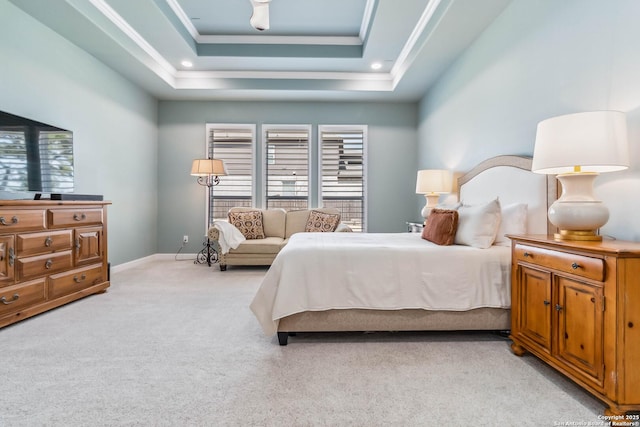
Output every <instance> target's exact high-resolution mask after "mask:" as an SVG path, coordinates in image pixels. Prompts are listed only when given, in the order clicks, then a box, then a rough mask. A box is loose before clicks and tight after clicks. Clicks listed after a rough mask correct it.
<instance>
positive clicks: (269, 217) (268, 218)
mask: <svg viewBox="0 0 640 427" xmlns="http://www.w3.org/2000/svg"><path fill="white" fill-rule="evenodd" d="M256 210H257V211H260V212H262V226H263V229H264V236H265V237H281V238H283V239H284V237H285V236H284V230H285V218H286V215H287V213H286V211H285V210H284V209H256V208H248V207H235V208H231V209H229V212H230V213H231V212H250V211H256Z"/></svg>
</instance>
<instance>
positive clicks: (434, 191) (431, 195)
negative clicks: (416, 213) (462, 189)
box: [416, 169, 452, 219]
mask: <svg viewBox="0 0 640 427" xmlns="http://www.w3.org/2000/svg"><path fill="white" fill-rule="evenodd" d="M451 185H452V174H451V171H448V170H445V169H423V170H420V171H418V176H417V177H416V194H424V197H425V205H424V207H423V208H422V212H421V214H422V216H423V217H424V218H425V219H426V218H427V217H428V216H429V213H430V212H431V209H433V208H434V207H435V206H436V205H437V204H438V199H439V198H440V194H445V193H450V192H451Z"/></svg>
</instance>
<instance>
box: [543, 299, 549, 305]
mask: <svg viewBox="0 0 640 427" xmlns="http://www.w3.org/2000/svg"><path fill="white" fill-rule="evenodd" d="M542 303H543V304H544V305H551V301H549V300H544V301H542Z"/></svg>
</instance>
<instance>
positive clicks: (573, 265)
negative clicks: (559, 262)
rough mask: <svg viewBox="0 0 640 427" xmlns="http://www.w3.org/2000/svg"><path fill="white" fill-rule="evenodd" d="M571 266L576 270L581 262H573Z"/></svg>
mask: <svg viewBox="0 0 640 427" xmlns="http://www.w3.org/2000/svg"><path fill="white" fill-rule="evenodd" d="M571 268H573V269H574V270H577V269H579V268H580V264H578V263H577V262H574V263H573V264H571Z"/></svg>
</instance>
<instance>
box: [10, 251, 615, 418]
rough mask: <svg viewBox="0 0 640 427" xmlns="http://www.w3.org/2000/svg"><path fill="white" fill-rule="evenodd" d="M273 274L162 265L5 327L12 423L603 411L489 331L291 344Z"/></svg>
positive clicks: (332, 337) (302, 339) (589, 414)
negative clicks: (274, 325) (255, 306)
mask: <svg viewBox="0 0 640 427" xmlns="http://www.w3.org/2000/svg"><path fill="white" fill-rule="evenodd" d="M265 271H266V269H265V268H232V267H230V268H229V271H227V272H220V271H219V270H218V268H217V267H212V268H208V267H206V266H200V265H194V264H193V263H192V262H191V261H173V260H172V261H168V260H149V261H146V262H144V263H143V264H140V265H137V266H135V267H133V268H130V269H127V270H124V271H121V272H118V273H114V274H113V276H112V286H111V288H110V289H109V291H108V292H107V293H105V294H102V295H95V296H91V297H88V298H85V299H83V300H80V301H77V302H75V303H72V304H69V305H66V306H64V307H60V308H58V309H55V310H53V311H50V312H48V313H45V314H42V315H39V316H36V317H34V318H31V319H28V320H26V321H23V322H21V323H17V324H15V325H13V326H10V327H7V328H4V329H0V426H3V427H4V426H7V427H8V426H441V425H449V426H497V425H504V426H516V425H518V426H553V425H558V424H555V423H561V422H569V421H570V422H585V423H587V422H597V421H598V414H601V413H602V411H603V408H604V406H603V405H602V404H601V403H599V402H598V401H597V400H595V399H594V398H592V397H591V396H589V395H588V394H586V393H585V392H583V391H582V390H581V389H580V388H578V387H577V386H575V385H574V384H573V383H572V382H570V381H569V380H567V379H565V378H564V377H562V376H561V375H559V374H557V373H555V372H554V371H553V370H551V369H550V368H548V367H547V366H546V365H544V364H543V363H541V362H539V361H538V360H537V359H535V358H534V357H532V356H525V357H522V358H520V357H517V356H514V355H513V354H512V353H511V351H510V349H509V342H508V341H507V340H505V339H501V338H499V337H497V336H494V335H491V334H484V333H480V334H472V333H398V334H392V333H381V334H302V335H300V336H298V337H293V338H290V340H289V345H288V346H287V347H280V346H278V344H277V340H276V338H275V337H266V336H264V335H263V334H262V332H261V330H260V327H259V325H258V323H257V322H256V320H255V319H254V318H253V315H252V314H251V312H250V311H249V308H248V306H249V303H250V301H251V299H252V297H253V294H254V292H255V290H256V289H257V287H258V285H259V283H260V280H261V278H262V277H263V276H264V273H265ZM584 425H586V424H584Z"/></svg>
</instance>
